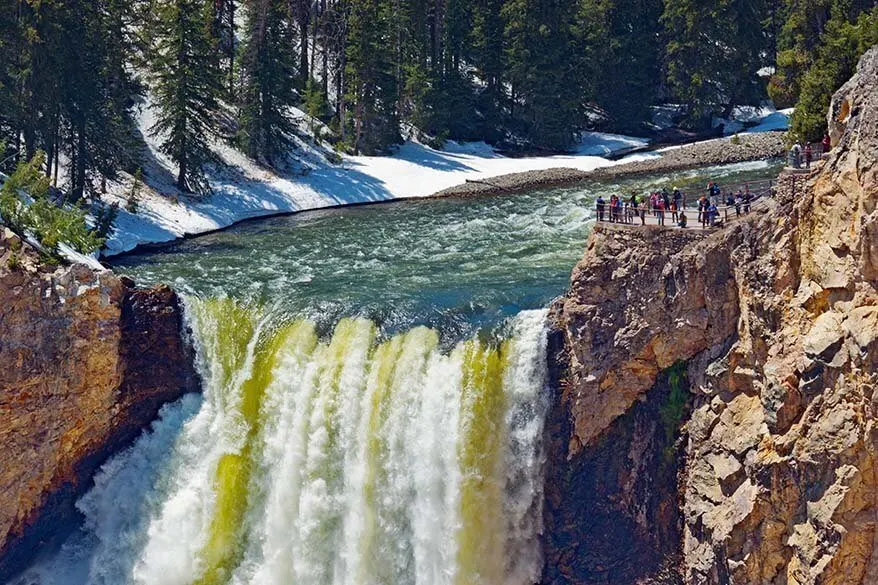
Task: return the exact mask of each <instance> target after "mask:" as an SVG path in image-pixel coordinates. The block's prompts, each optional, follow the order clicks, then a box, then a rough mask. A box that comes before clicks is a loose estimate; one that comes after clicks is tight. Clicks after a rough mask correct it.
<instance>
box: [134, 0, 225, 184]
mask: <svg viewBox="0 0 878 585" xmlns="http://www.w3.org/2000/svg"><path fill="white" fill-rule="evenodd" d="M212 4H213V2H212V0H206V1H205V0H163V1H162V2H161V3H160V4H158V6H157V7H156V17H157V18H156V23H155V27H154V30H153V35H154V37H155V43H156V45H155V48H154V50H153V53H152V59H151V62H150V69H151V73H152V77H153V80H154V89H153V96H154V101H155V104H154V107H155V113H156V122H155V124H154V125H153V126H152V128H151V129H150V132H152V133H153V134H154V135H157V136H159V137H160V138H161V140H162V151H163V152H164V153H165V154H167V155H168V156H169V157H171V159H172V160H173V161H174V163H175V164H176V165H177V167H178V172H177V188H178V189H180V190H181V191H186V192H197V193H206V192H208V191H209V190H210V186H209V184H208V182H207V180H206V177H205V175H204V170H203V167H204V165H205V164H207V163H209V162H213V161H215V160H216V157H215V155H214V154H213V152H212V151H211V150H210V146H209V140H210V137H212V136H215V135H216V134H217V131H216V121H215V116H216V113H217V112H218V111H219V102H218V96H219V94H220V92H221V91H222V86H221V74H220V70H219V65H218V63H217V59H216V50H215V47H214V45H213V42H212V37H211V34H210V23H211V19H212V10H211V5H212Z"/></svg>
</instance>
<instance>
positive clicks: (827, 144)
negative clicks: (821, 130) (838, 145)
mask: <svg viewBox="0 0 878 585" xmlns="http://www.w3.org/2000/svg"><path fill="white" fill-rule="evenodd" d="M831 149H832V140H831V139H830V138H829V134H824V135H823V154H829V151H830V150H831Z"/></svg>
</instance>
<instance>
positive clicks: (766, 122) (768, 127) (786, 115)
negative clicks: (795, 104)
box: [747, 108, 793, 132]
mask: <svg viewBox="0 0 878 585" xmlns="http://www.w3.org/2000/svg"><path fill="white" fill-rule="evenodd" d="M792 115H793V108H788V109H785V110H778V111H776V112H772V113H771V114H769V115H767V116H765V117H764V118H762V120H760V122H759V124H757V125H756V126H753V127H752V128H748V129H747V131H748V132H773V131H777V130H787V129H788V128H789V127H790V116H792Z"/></svg>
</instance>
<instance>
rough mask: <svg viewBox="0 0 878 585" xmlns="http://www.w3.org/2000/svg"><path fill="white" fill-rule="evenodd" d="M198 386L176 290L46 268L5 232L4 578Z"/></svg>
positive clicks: (59, 531)
mask: <svg viewBox="0 0 878 585" xmlns="http://www.w3.org/2000/svg"><path fill="white" fill-rule="evenodd" d="M197 389H198V380H197V377H196V374H195V371H194V367H193V363H192V355H191V352H190V350H189V345H188V344H187V343H185V342H184V339H183V319H182V311H181V307H180V303H179V300H178V299H177V296H176V295H175V293H174V292H173V291H171V290H170V289H168V288H167V287H159V288H155V289H152V290H136V289H134V288H133V283H131V282H130V281H127V280H126V279H121V278H119V277H117V276H115V275H114V274H112V273H111V272H100V273H98V272H94V271H92V270H91V269H89V268H88V267H86V266H83V265H75V266H72V267H53V266H46V265H44V264H42V265H41V263H40V260H39V257H38V255H37V254H36V253H35V252H34V251H32V250H30V249H29V248H28V247H27V245H23V244H22V243H21V241H20V240H19V239H18V238H17V237H16V236H14V235H13V234H12V233H11V232H9V231H8V230H3V229H2V228H0V458H2V461H3V464H2V465H0V493H2V494H3V507H2V508H0V582H2V581H4V580H5V579H4V578H5V577H8V576H9V575H10V574H12V573H14V572H15V571H16V570H18V569H20V568H22V566H23V563H25V562H26V561H27V560H28V559H29V557H30V556H31V555H32V554H33V553H34V551H35V550H36V548H37V546H36V545H38V544H40V543H42V542H45V541H47V540H52V539H55V538H60V537H62V536H63V533H64V532H65V530H69V528H70V527H71V526H72V525H73V524H74V523H75V510H74V507H73V504H74V501H75V499H76V498H77V496H79V495H80V494H81V493H83V492H84V491H85V490H86V489H87V488H88V487H89V483H90V480H91V477H92V475H93V473H94V472H95V471H96V469H97V468H98V467H99V466H100V465H101V464H102V463H103V461H105V460H106V459H107V457H108V456H109V455H111V454H113V453H115V452H117V451H119V450H120V449H122V448H124V447H125V446H126V445H128V444H129V443H130V442H131V441H132V440H133V439H134V438H135V437H136V436H137V435H138V434H139V433H140V431H141V430H142V429H143V428H144V427H146V426H147V425H148V424H149V423H150V422H152V421H153V420H154V419H155V417H156V415H157V413H158V410H159V408H160V407H161V406H162V405H163V404H165V403H166V402H169V401H173V400H175V399H177V398H178V397H180V396H181V395H182V394H184V393H186V392H191V391H195V390H197Z"/></svg>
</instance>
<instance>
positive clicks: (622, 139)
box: [574, 132, 649, 156]
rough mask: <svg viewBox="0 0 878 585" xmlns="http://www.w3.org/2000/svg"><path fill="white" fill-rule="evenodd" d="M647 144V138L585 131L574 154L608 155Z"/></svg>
mask: <svg viewBox="0 0 878 585" xmlns="http://www.w3.org/2000/svg"><path fill="white" fill-rule="evenodd" d="M648 144H649V140H646V139H645V138H634V137H632V136H623V135H621V134H607V133H605V132H586V133H585V134H583V135H582V138H581V139H580V140H579V144H578V145H577V146H576V148H575V149H574V151H575V152H576V154H580V155H586V156H609V155H611V154H614V153H617V152H620V151H626V150H631V149H634V148H642V147H644V146H646V145H648Z"/></svg>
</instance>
